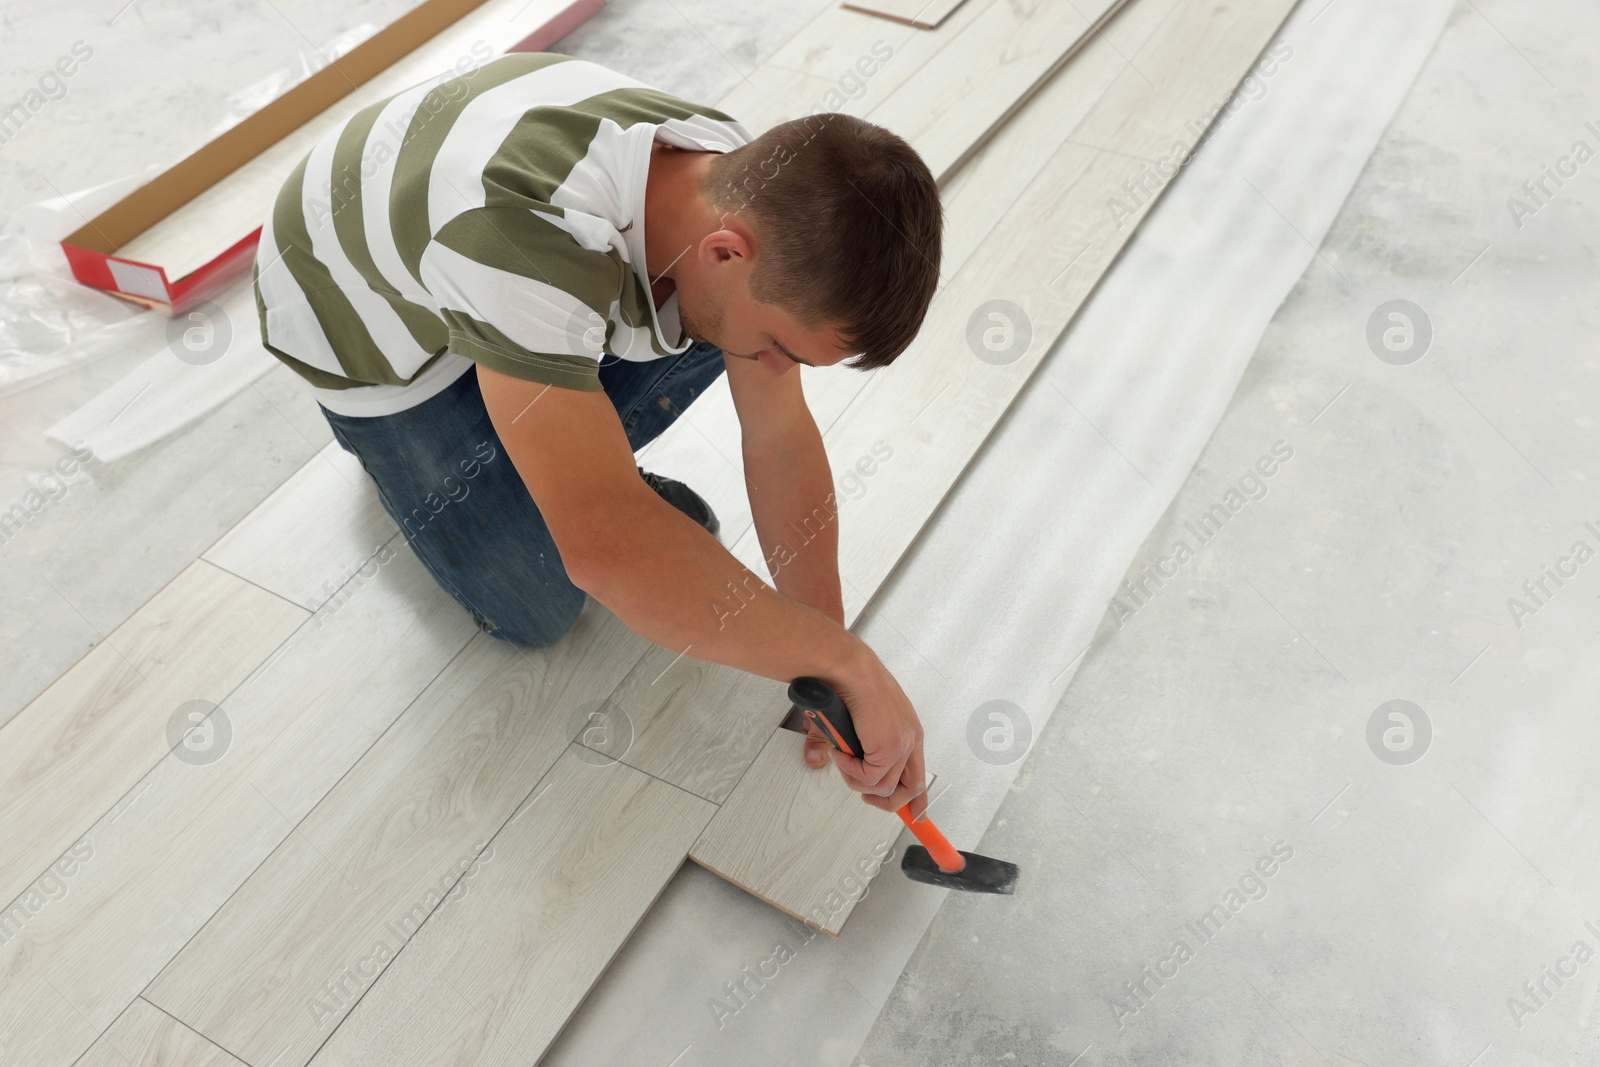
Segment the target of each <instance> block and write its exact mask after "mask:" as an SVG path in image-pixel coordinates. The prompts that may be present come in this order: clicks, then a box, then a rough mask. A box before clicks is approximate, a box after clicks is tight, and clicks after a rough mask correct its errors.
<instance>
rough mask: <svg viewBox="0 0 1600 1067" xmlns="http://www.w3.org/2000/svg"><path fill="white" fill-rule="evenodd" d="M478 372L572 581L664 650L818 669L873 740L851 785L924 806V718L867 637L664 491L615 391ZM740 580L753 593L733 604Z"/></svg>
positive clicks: (847, 769)
mask: <svg viewBox="0 0 1600 1067" xmlns="http://www.w3.org/2000/svg"><path fill="white" fill-rule="evenodd" d="M477 374H478V382H479V385H480V387H481V389H482V392H483V400H484V405H485V406H486V407H487V408H488V411H489V418H490V421H491V422H492V423H493V424H494V428H495V432H496V433H497V434H498V435H499V437H500V440H501V442H502V443H503V444H504V445H505V448H506V454H507V455H508V456H509V457H510V459H511V462H512V464H513V465H514V466H515V467H516V468H517V473H518V474H519V475H521V477H522V480H523V482H524V484H526V485H527V487H528V491H529V492H530V493H531V494H532V495H533V499H534V503H535V504H537V505H538V507H539V512H540V514H541V515H542V516H543V517H544V520H545V524H546V525H547V526H548V527H549V530H550V535H551V537H552V538H553V539H554V541H555V543H556V547H557V549H558V550H559V551H560V553H561V561H562V563H563V564H564V565H565V567H566V571H567V575H568V577H569V578H570V579H571V580H572V582H573V583H574V584H575V585H577V586H578V587H579V588H581V589H583V590H584V591H585V592H587V593H588V594H589V595H591V596H593V597H594V598H595V599H596V600H598V601H600V602H601V603H602V604H604V605H605V606H606V607H607V608H609V609H611V611H613V612H614V613H615V614H616V615H617V617H618V618H620V619H621V620H622V621H623V622H624V623H626V624H627V625H628V626H629V627H630V628H631V629H632V630H633V631H634V632H636V633H638V634H639V635H640V636H642V637H644V638H646V639H648V640H650V641H654V642H655V643H656V644H659V645H662V646H664V647H666V648H671V649H675V650H678V651H684V652H686V653H687V654H688V655H691V656H694V657H695V658H697V659H703V660H709V661H711V662H714V663H722V664H725V665H727V666H730V667H735V668H737V669H739V670H744V671H748V672H750V673H752V674H759V675H761V676H763V677H766V678H772V679H775V680H778V681H790V680H792V679H794V678H797V677H800V676H802V675H812V676H815V677H818V678H822V679H824V680H826V681H828V682H830V683H831V684H833V686H834V687H835V689H837V690H838V692H839V695H840V696H841V697H842V698H843V699H844V700H845V701H846V703H847V704H848V705H849V706H850V709H851V712H852V714H853V715H854V717H855V719H856V726H857V732H858V733H859V734H860V736H861V740H862V745H863V747H864V748H865V749H866V759H864V760H856V759H853V758H847V759H844V760H836V762H839V763H840V769H841V771H843V772H844V774H845V778H846V781H847V783H848V784H850V786H851V788H853V789H856V790H858V791H860V792H862V793H863V794H864V798H865V799H866V800H867V802H868V803H870V804H873V805H874V806H875V807H880V808H885V809H886V810H893V809H894V808H896V807H899V806H900V805H901V804H904V803H906V802H907V801H913V803H914V810H915V811H918V812H920V810H921V808H922V807H923V806H925V805H926V799H925V797H923V796H922V795H921V792H922V790H923V788H925V780H924V776H923V763H922V726H921V723H920V722H918V720H917V717H916V712H915V711H914V710H913V709H912V707H911V703H910V701H909V700H907V698H906V695H905V693H904V692H903V691H902V690H901V689H900V685H899V683H898V682H896V681H895V680H894V677H893V675H891V674H890V673H889V671H888V670H887V669H886V668H885V667H884V666H883V664H882V663H881V662H880V661H879V660H878V658H877V656H876V655H874V654H873V652H872V650H871V649H870V648H868V647H867V645H866V643H865V642H863V641H861V640H860V638H858V637H856V636H855V635H854V634H852V633H850V631H848V630H846V629H845V628H844V627H843V626H842V625H840V623H839V622H838V621H837V620H835V619H832V618H829V617H828V616H827V615H826V614H824V613H823V612H821V611H819V610H817V609H816V608H813V607H811V606H809V605H807V604H802V603H800V602H799V601H797V600H794V599H791V598H789V597H787V596H785V595H784V594H783V593H781V592H775V591H773V590H772V589H769V588H767V586H766V584H765V583H764V582H762V581H761V580H760V579H758V578H756V576H755V575H753V574H752V573H751V572H750V571H749V570H748V569H746V568H745V567H744V566H743V565H742V564H741V563H740V562H739V561H738V560H737V559H735V558H734V557H733V556H732V554H730V553H729V552H728V551H727V550H726V549H725V548H723V547H722V546H721V545H720V544H718V543H717V540H716V538H714V537H712V536H711V535H710V534H709V533H707V532H706V531H705V530H703V529H701V527H700V526H699V525H698V524H696V523H695V522H694V521H693V520H691V519H689V518H688V517H687V516H685V515H683V514H682V513H681V512H679V511H678V510H677V509H675V508H673V507H672V506H671V505H670V504H668V503H666V502H665V501H664V500H662V499H661V498H660V497H659V496H657V495H656V494H655V492H654V491H653V490H651V489H650V487H649V486H648V485H646V484H645V482H644V480H643V479H641V478H640V477H639V474H638V471H637V469H636V468H635V466H634V462H633V450H632V448H631V447H630V446H629V444H628V439H627V435H626V434H625V433H624V432H623V429H622V424H621V422H620V421H619V420H618V419H617V415H616V410H615V409H614V408H613V407H612V406H611V401H610V400H609V399H608V398H607V396H606V395H605V393H603V392H598V391H596V392H583V391H579V390H574V389H563V388H560V387H557V386H549V385H544V384H541V383H537V382H530V381H526V380H524V379H521V378H513V377H510V376H508V375H504V374H499V373H497V372H495V371H491V370H489V369H488V368H486V367H484V366H481V365H480V366H479V367H478V368H477ZM733 589H740V590H747V591H753V595H752V592H746V593H745V594H744V596H743V598H742V599H734V598H732V597H731V595H730V592H729V591H730V590H733ZM719 606H720V607H721V608H722V610H721V611H720V612H719V610H718V608H719ZM730 607H736V608H737V609H738V610H737V612H736V613H734V614H730V611H729V608H730ZM913 798H916V799H915V800H913Z"/></svg>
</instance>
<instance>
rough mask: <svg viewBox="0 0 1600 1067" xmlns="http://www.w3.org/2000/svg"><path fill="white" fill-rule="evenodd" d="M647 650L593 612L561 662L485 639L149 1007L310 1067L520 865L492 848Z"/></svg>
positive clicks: (349, 780) (265, 1058) (559, 650)
mask: <svg viewBox="0 0 1600 1067" xmlns="http://www.w3.org/2000/svg"><path fill="white" fill-rule="evenodd" d="M642 647H643V639H642V638H639V637H637V636H635V635H634V634H633V633H632V632H631V631H629V630H628V629H627V627H625V626H623V625H622V624H621V623H620V622H619V621H617V619H616V618H615V616H613V615H611V614H610V612H607V611H605V609H603V608H601V607H600V606H599V605H597V604H594V603H593V602H591V603H590V604H589V605H588V606H587V607H586V608H585V610H584V614H583V615H582V616H580V618H579V621H578V624H577V627H576V628H575V630H574V631H573V632H572V633H571V634H569V635H568V636H567V638H566V639H565V640H563V641H561V642H559V643H558V644H556V645H553V646H550V647H549V648H545V649H519V648H517V647H515V646H512V645H508V644H506V643H504V642H500V641H496V640H494V639H493V638H490V637H488V636H487V635H482V634H480V635H478V636H476V637H474V638H473V639H472V641H471V642H470V643H468V645H467V648H466V650H465V651H463V652H462V653H461V655H460V656H458V657H457V658H456V659H455V660H453V661H452V662H451V663H450V665H449V666H448V667H446V668H445V670H444V671H443V672H442V673H441V674H440V675H439V676H438V678H437V679H435V680H434V681H433V683H432V684H431V685H429V686H428V688H427V689H426V690H425V691H424V692H423V693H422V695H421V696H420V697H418V698H417V700H416V701H415V702H414V703H413V704H412V705H411V706H410V707H409V708H407V709H406V711H405V713H404V714H403V715H401V716H400V717H399V719H398V721H397V722H395V724H394V725H393V727H391V728H390V729H389V731H388V732H387V733H385V734H384V735H383V737H382V738H380V739H379V740H378V742H377V743H376V744H374V745H373V746H372V748H371V749H370V750H369V751H367V752H366V753H365V754H364V755H362V757H361V759H360V760H359V761H357V762H356V763H355V766H354V767H353V768H352V769H351V770H350V771H349V773H348V774H346V775H345V776H344V778H343V779H341V780H340V781H339V782H338V784H337V786H335V787H334V788H333V789H332V790H331V791H330V792H329V793H328V794H327V795H326V797H324V798H323V799H322V800H321V802H320V803H318V804H317V805H316V807H315V808H313V809H312V810H311V811H310V813H309V814H308V815H306V817H305V818H304V820H303V821H302V822H301V823H300V825H299V826H298V827H297V828H296V830H295V833H294V834H293V835H292V836H291V837H289V838H287V839H286V840H285V841H284V843H283V845H282V846H281V847H280V848H279V849H278V850H277V851H275V852H274V853H273V854H272V855H271V856H270V857H269V858H268V859H267V860H266V862H264V863H262V864H261V865H260V867H259V868H258V869H257V870H256V871H255V872H254V873H253V874H251V876H250V877H249V879H248V880H247V881H246V882H245V883H244V884H243V885H242V886H241V887H240V888H239V890H238V892H237V893H235V894H234V895H233V897H232V898H231V899H229V900H228V902H227V904H226V905H225V906H224V907H223V908H221V910H220V911H218V912H217V913H216V915H215V916H214V917H213V918H212V920H211V921H210V922H209V923H207V924H206V926H205V928H204V929H202V930H201V931H200V932H199V933H198V934H197V935H196V936H195V937H194V938H193V940H192V941H190V942H189V944H188V945H187V946H186V947H185V948H184V949H183V951H182V952H180V953H179V954H178V955H177V957H176V958H175V959H174V960H173V961H172V963H171V964H170V965H169V966H168V967H167V968H166V969H165V970H163V971H162V972H161V974H160V975H159V976H158V977H157V978H156V980H155V981H154V982H152V983H151V985H150V987H149V989H148V990H147V991H146V993H145V995H146V996H147V997H148V998H149V999H150V1000H151V1002H152V1003H154V1004H156V1005H157V1006H158V1007H160V1008H162V1009H163V1010H164V1011H167V1012H168V1013H170V1014H171V1015H173V1016H175V1017H176V1018H179V1019H181V1020H183V1021H184V1022H185V1023H187V1024H188V1025H190V1026H192V1027H194V1028H195V1029H196V1030H198V1031H200V1032H201V1033H203V1034H205V1035H207V1036H208V1037H210V1038H211V1039H212V1040H214V1041H216V1042H217V1043H218V1044H221V1045H223V1046H224V1047H226V1048H228V1049H231V1050H233V1051H234V1052H235V1054H237V1055H239V1056H241V1057H243V1058H244V1059H246V1060H248V1061H249V1062H251V1063H276V1064H277V1065H278V1067H298V1065H300V1064H304V1063H305V1062H306V1061H307V1060H308V1059H309V1058H310V1057H311V1055H312V1054H313V1053H314V1052H316V1050H317V1048H318V1046H320V1045H321V1044H322V1043H323V1041H324V1040H326V1039H327V1037H328V1035H329V1034H330V1033H331V1032H332V1031H333V1029H334V1027H336V1026H337V1025H338V1024H339V1022H340V1020H342V1019H343V1018H344V1017H345V1015H346V1013H347V1012H348V1011H349V1010H350V1008H351V1006H352V1005H353V1003H354V1002H355V1000H356V999H357V998H358V997H359V996H360V995H361V993H362V991H363V990H364V989H365V987H366V985H367V984H368V983H370V982H371V981H372V980H373V978H374V977H375V976H376V973H377V969H378V968H380V967H381V965H382V964H383V963H385V962H387V961H388V960H389V959H390V958H392V957H393V955H394V954H395V953H397V952H399V951H400V949H401V948H402V947H403V946H404V944H405V943H406V940H407V939H408V938H409V937H410V936H411V935H412V934H414V933H415V931H416V930H417V928H418V927H419V926H420V925H421V924H422V922H423V921H424V920H425V919H426V918H427V917H428V915H430V914H431V913H432V912H433V911H434V910H435V909H436V908H437V907H438V906H439V905H440V903H441V901H442V900H443V898H444V897H445V896H446V895H447V894H449V893H450V892H451V890H452V887H453V885H454V883H455V881H456V880H457V879H458V878H463V879H464V884H469V885H476V884H477V880H476V879H477V877H481V872H482V871H484V870H488V869H497V870H499V869H505V868H508V867H512V866H514V865H515V864H517V863H518V862H519V861H518V859H517V858H516V857H507V856H505V855H503V854H502V853H501V850H500V849H499V848H498V846H489V848H490V850H492V853H493V854H492V855H486V854H485V851H486V845H488V843H489V842H490V841H491V839H493V838H494V836H495V834H496V833H497V832H498V831H499V829H500V828H501V827H502V826H503V825H504V824H505V823H506V821H507V820H508V819H509V818H510V817H511V815H512V813H513V812H514V811H515V810H516V809H517V807H518V805H519V804H521V803H522V802H523V800H524V799H525V798H526V797H528V796H529V795H530V793H532V792H533V791H534V787H535V785H536V783H538V781H539V779H540V778H541V777H542V776H543V775H544V774H545V772H546V771H548V770H549V768H550V767H551V765H552V764H554V763H555V762H556V760H557V759H558V757H560V755H561V753H562V752H563V750H565V749H566V748H567V746H568V744H569V743H570V742H571V740H572V738H573V736H574V734H576V733H577V732H578V730H579V729H580V728H581V727H583V726H585V725H586V723H587V722H588V720H587V718H586V716H587V714H588V712H589V711H590V710H593V709H595V708H598V707H599V705H600V704H601V702H602V701H603V699H604V698H605V697H606V696H607V695H608V694H610V693H611V691H612V690H613V689H614V688H615V687H616V683H617V681H618V679H619V678H620V677H621V675H622V673H623V672H624V671H625V670H626V667H627V665H628V664H631V663H632V662H633V661H634V660H635V659H637V657H638V654H639V651H640V650H641V649H642ZM597 759H598V757H597ZM600 762H609V761H604V760H601V761H600ZM678 859H679V860H681V859H682V855H681V853H680V855H679V857H678ZM466 876H473V877H466ZM655 888H659V886H656V887H655ZM653 892H654V889H652V894H653ZM374 1062H375V1061H374Z"/></svg>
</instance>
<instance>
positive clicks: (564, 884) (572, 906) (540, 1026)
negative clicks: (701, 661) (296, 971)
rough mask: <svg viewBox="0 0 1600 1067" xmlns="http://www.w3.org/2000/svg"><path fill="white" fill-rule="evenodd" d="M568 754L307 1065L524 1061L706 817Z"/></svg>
mask: <svg viewBox="0 0 1600 1067" xmlns="http://www.w3.org/2000/svg"><path fill="white" fill-rule="evenodd" d="M596 762H597V761H596V760H595V757H594V754H593V753H591V752H589V751H588V750H587V749H584V748H583V747H582V746H579V745H573V746H572V747H571V748H570V749H569V750H568V751H567V752H566V753H565V754H564V755H563V756H562V758H561V759H560V761H559V762H557V763H556V765H555V766H554V767H553V768H552V769H551V771H550V773H549V774H548V775H547V776H546V778H545V780H544V781H542V782H540V783H539V787H538V789H537V790H536V791H535V793H534V795H533V796H532V798H530V800H529V802H528V803H527V804H526V805H525V806H524V807H523V808H522V810H521V811H519V812H518V813H517V814H516V816H515V817H514V818H513V819H512V820H511V821H510V822H509V824H507V826H506V827H505V828H504V829H503V830H502V831H501V832H500V833H499V834H498V835H497V836H496V837H495V838H494V840H493V842H492V846H491V847H492V848H493V850H494V860H493V862H492V863H488V864H486V865H484V867H483V868H482V869H481V871H480V872H479V873H478V874H477V877H476V878H475V879H473V880H472V881H470V882H467V883H465V885H466V889H465V891H464V892H463V893H462V894H461V896H460V897H459V899H456V900H452V901H451V902H450V903H449V904H448V906H443V907H440V908H439V909H438V910H437V911H435V912H434V914H433V915H431V916H430V917H429V919H428V921H427V923H426V924H425V925H424V926H423V927H422V930H421V931H420V932H419V933H418V934H416V936H414V937H413V938H412V939H411V940H410V943H409V944H407V945H406V947H405V950H404V951H402V952H401V953H400V955H399V957H398V958H397V959H395V961H394V962H393V963H392V964H390V965H389V967H388V969H387V970H385V971H384V972H383V974H382V976H381V977H379V978H378V979H377V981H376V982H374V983H373V984H372V986H371V988H370V989H369V990H368V991H367V993H366V996H364V997H363V998H362V1000H361V1003H360V1004H359V1005H358V1006H357V1007H356V1009H355V1010H354V1011H353V1012H351V1013H350V1016H349V1018H348V1019H346V1020H345V1021H344V1024H343V1025H342V1026H340V1027H339V1029H338V1030H336V1031H334V1034H333V1036H332V1038H330V1039H329V1041H328V1043H327V1044H326V1045H325V1046H324V1047H323V1048H322V1050H321V1051H320V1052H319V1053H318V1054H317V1057H316V1059H315V1060H313V1061H312V1063H313V1065H314V1067H338V1065H346V1064H348V1065H350V1067H367V1065H369V1064H375V1063H383V1064H394V1065H396V1067H410V1065H417V1067H424V1065H426V1067H436V1065H438V1067H466V1065H469V1064H471V1065H487V1064H530V1063H533V1062H534V1061H536V1060H537V1059H538V1058H539V1056H540V1055H541V1054H542V1053H543V1052H544V1050H545V1048H546V1046H548V1045H549V1043H550V1042H551V1040H553V1039H554V1038H555V1036H556V1034H557V1033H559V1032H560V1030H561V1027H562V1026H563V1025H565V1023H566V1020H567V1017H568V1016H569V1015H571V1013H572V1012H573V1010H574V1009H575V1008H577V1006H578V1003H579V1001H581V1000H582V998H583V996H584V994H585V993H586V992H587V991H588V989H589V986H590V985H592V984H593V982H594V981H595V979H597V978H598V977H599V976H600V973H601V972H602V971H603V970H604V969H605V967H606V964H608V963H609V962H610V961H611V958H612V956H613V955H615V954H616V952H617V950H618V949H619V948H620V947H621V946H622V943H623V942H624V941H625V940H626V939H627V937H628V935H629V934H630V933H631V932H632V930H633V928H634V926H635V925H636V924H637V923H638V921H639V919H640V917H641V916H643V915H644V913H645V911H646V910H647V909H648V908H649V906H650V904H651V903H652V902H653V901H654V900H655V898H656V896H657V895H658V894H659V893H660V891H661V888H662V887H663V886H665V885H666V884H667V880H668V879H669V878H671V877H672V874H673V872H674V871H676V870H677V869H678V867H679V866H681V865H682V863H683V856H684V853H685V852H686V851H687V849H688V847H689V843H690V842H691V841H693V840H694V839H695V837H696V836H697V835H698V834H699V832H700V830H701V828H702V827H704V826H705V824H706V822H707V821H708V820H709V819H710V818H711V814H712V812H713V811H714V810H715V808H714V806H713V805H712V804H710V803H709V802H707V801H704V800H701V799H700V798H699V797H696V796H693V795H691V794H689V793H685V792H683V791H682V790H679V789H675V788H673V787H672V786H670V785H667V784H666V783H665V782H661V781H658V780H657V779H654V778H651V777H650V776H649V775H646V774H641V773H640V772H638V771H636V770H633V769H632V768H631V767H628V766H626V765H624V764H620V763H607V764H605V765H600V766H597V765H596Z"/></svg>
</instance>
